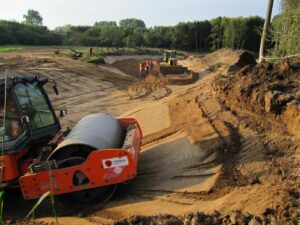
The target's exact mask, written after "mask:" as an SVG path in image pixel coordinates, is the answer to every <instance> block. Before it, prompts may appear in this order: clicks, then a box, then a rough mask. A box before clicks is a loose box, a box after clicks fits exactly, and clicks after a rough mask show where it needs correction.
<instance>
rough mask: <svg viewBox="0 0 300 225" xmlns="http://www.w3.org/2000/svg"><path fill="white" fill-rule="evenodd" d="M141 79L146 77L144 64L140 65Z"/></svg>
mask: <svg viewBox="0 0 300 225" xmlns="http://www.w3.org/2000/svg"><path fill="white" fill-rule="evenodd" d="M141 77H142V78H145V77H146V64H145V63H144V62H143V63H142V64H141Z"/></svg>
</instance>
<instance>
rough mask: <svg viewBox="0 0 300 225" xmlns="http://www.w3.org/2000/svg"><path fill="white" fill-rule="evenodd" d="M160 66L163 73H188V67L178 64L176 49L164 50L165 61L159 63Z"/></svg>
mask: <svg viewBox="0 0 300 225" xmlns="http://www.w3.org/2000/svg"><path fill="white" fill-rule="evenodd" d="M159 67H160V73H161V74H162V75H168V74H174V75H178V74H185V73H187V67H183V66H181V65H177V52H176V51H174V50H165V51H164V53H163V61H162V62H161V63H160V64H159Z"/></svg>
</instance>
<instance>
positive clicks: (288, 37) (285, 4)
mask: <svg viewBox="0 0 300 225" xmlns="http://www.w3.org/2000/svg"><path fill="white" fill-rule="evenodd" d="M299 24H300V1H299V0H282V1H281V13H280V14H279V15H278V16H277V17H275V18H274V19H273V21H272V31H273V36H274V41H275V49H274V53H275V54H276V55H281V56H284V55H290V54H299V53H300V38H299V37H300V26H299Z"/></svg>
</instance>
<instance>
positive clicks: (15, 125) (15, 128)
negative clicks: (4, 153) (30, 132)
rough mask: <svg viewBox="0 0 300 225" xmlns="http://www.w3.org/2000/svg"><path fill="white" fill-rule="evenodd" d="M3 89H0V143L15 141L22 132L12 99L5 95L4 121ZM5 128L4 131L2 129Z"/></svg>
mask: <svg viewBox="0 0 300 225" xmlns="http://www.w3.org/2000/svg"><path fill="white" fill-rule="evenodd" d="M4 98H5V97H4V87H3V86H2V87H0V142H2V140H4V141H5V142H8V141H14V140H16V139H17V138H18V137H19V136H20V135H21V134H22V133H23V132H24V129H23V125H22V123H21V119H20V117H19V115H18V113H17V109H16V107H15V105H14V102H13V101H12V98H11V97H10V95H9V94H7V99H6V115H5V120H4V108H5V106H4V102H5V101H4ZM4 128H5V129H4Z"/></svg>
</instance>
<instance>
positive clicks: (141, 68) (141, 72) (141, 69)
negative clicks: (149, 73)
mask: <svg viewBox="0 0 300 225" xmlns="http://www.w3.org/2000/svg"><path fill="white" fill-rule="evenodd" d="M142 75H143V63H140V77H142Z"/></svg>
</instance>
